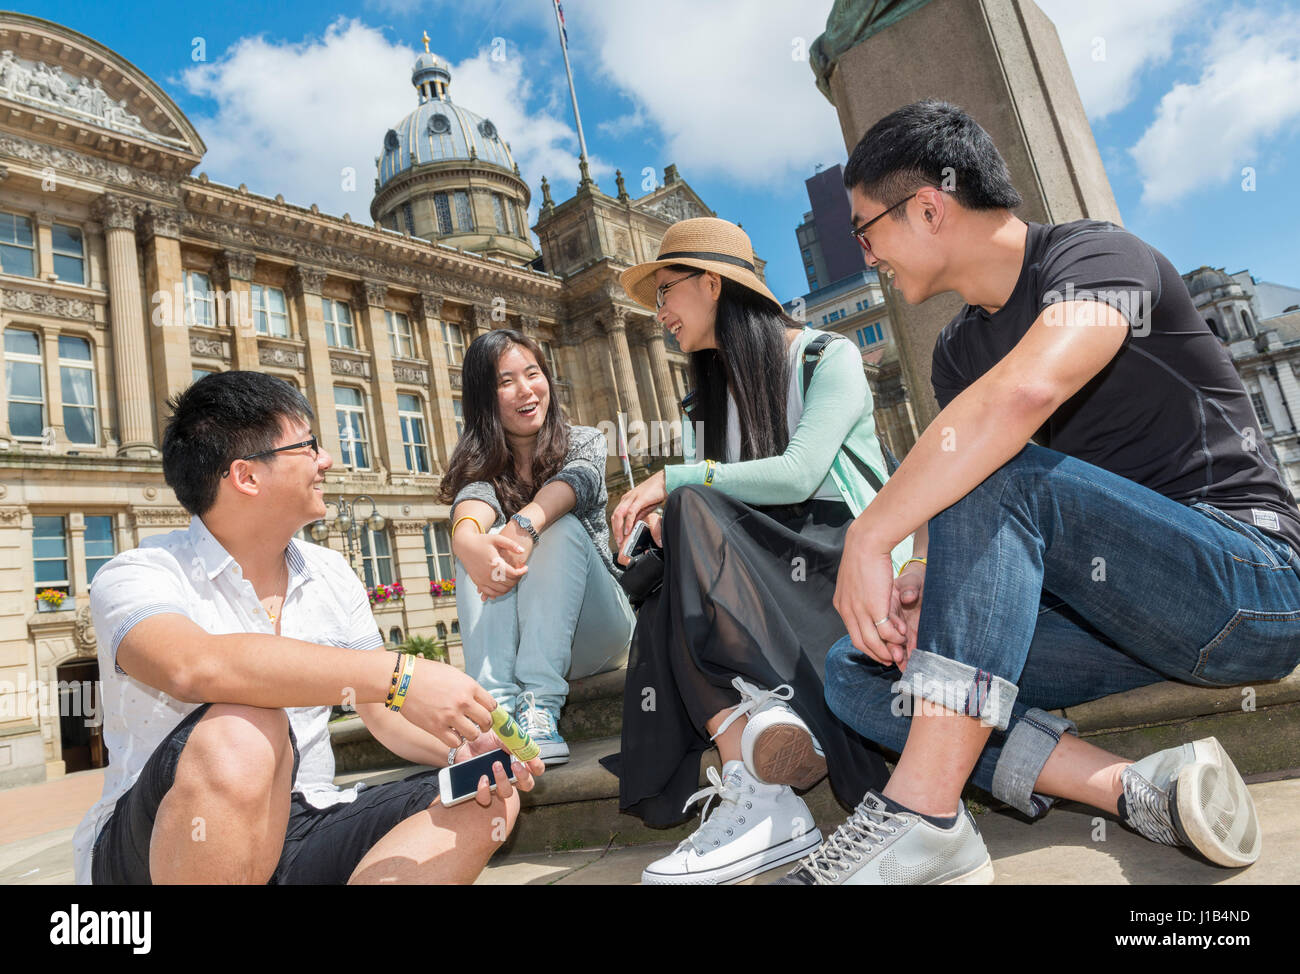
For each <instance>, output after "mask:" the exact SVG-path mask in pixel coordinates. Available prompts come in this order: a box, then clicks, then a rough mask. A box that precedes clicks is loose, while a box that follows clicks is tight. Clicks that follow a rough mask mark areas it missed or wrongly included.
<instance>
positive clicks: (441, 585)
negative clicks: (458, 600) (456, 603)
mask: <svg viewBox="0 0 1300 974" xmlns="http://www.w3.org/2000/svg"><path fill="white" fill-rule="evenodd" d="M429 594H430V595H432V596H433V597H434V598H435V599H438V598H443V597H445V596H448V595H455V594H456V582H455V580H454V579H447V580H444V581H439V580H438V579H436V578H435V579H433V580H431V581H430V582H429Z"/></svg>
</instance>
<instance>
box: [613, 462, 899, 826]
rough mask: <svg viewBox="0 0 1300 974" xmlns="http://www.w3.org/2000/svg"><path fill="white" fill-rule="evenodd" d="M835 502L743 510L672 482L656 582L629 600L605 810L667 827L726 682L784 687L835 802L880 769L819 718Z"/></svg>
mask: <svg viewBox="0 0 1300 974" xmlns="http://www.w3.org/2000/svg"><path fill="white" fill-rule="evenodd" d="M851 521H852V515H851V513H850V511H849V508H848V506H847V505H846V504H844V503H842V502H837V501H823V500H814V501H808V502H806V503H804V504H799V505H794V506H791V507H765V508H757V507H751V506H750V505H747V504H744V503H742V502H740V501H738V500H735V499H733V498H731V497H728V496H727V495H726V494H724V493H722V492H721V491H716V490H713V489H712V488H709V487H698V486H686V487H681V488H678V489H677V490H675V491H673V493H672V494H671V495H670V496H669V498H668V502H667V504H666V505H665V508H664V520H663V543H664V551H663V555H664V584H663V587H662V588H661V589H660V590H659V591H658V592H657V593H656V594H655V595H652V596H651V597H650V598H649V599H647V600H646V602H645V604H644V605H642V606H641V610H640V612H639V613H638V615H637V624H636V631H635V632H634V634H633V636H632V646H631V651H630V656H629V659H628V672H627V684H626V686H625V688H624V692H623V740H622V753H621V754H620V755H618V756H616V757H614V758H611V759H607V760H606V762H605V764H606V766H607V767H609V768H610V770H612V771H614V772H615V773H616V774H617V775H618V776H619V806H620V808H621V809H622V810H623V811H625V812H629V813H631V814H633V815H636V816H638V817H639V818H641V819H642V820H643V821H644V822H645V823H646V824H647V825H650V826H656V827H660V826H669V825H676V824H677V823H679V822H682V821H684V820H685V819H686V818H687V817H689V815H690V814H691V813H690V812H689V811H687V812H683V810H682V805H683V803H684V802H685V801H686V799H687V798H689V797H690V795H691V793H692V792H694V791H695V790H696V789H697V788H698V787H699V774H700V756H701V753H702V752H703V751H705V750H706V749H707V748H709V747H711V746H712V743H711V742H710V740H709V734H708V731H706V730H705V724H706V723H707V722H708V721H709V720H710V719H711V718H712V717H713V716H714V715H716V714H717V713H718V712H719V711H722V710H726V709H728V708H730V707H734V706H736V704H738V703H739V702H740V695H739V694H738V693H737V692H736V690H735V689H734V688H733V687H732V685H731V681H732V678H733V677H737V676H740V677H743V678H744V679H745V680H746V681H747V682H749V683H752V684H755V685H757V686H759V687H762V688H764V689H768V690H770V689H773V688H774V687H777V686H779V685H781V684H783V683H788V684H789V685H790V686H791V687H792V688H793V689H794V696H793V698H792V699H791V700H790V701H789V706H790V707H791V708H792V709H793V710H794V711H795V713H797V714H798V715H799V716H800V717H801V718H803V720H804V721H805V722H806V723H807V724H808V726H809V727H810V728H811V729H812V732H813V734H815V735H816V737H817V740H818V742H819V743H820V744H821V746H822V749H823V750H824V751H825V752H826V763H827V768H828V771H829V774H830V779H831V788H832V790H833V791H834V793H835V796H836V797H837V798H838V799H839V800H840V801H841V802H843V803H844V804H845V805H847V806H849V807H852V806H853V805H856V804H857V803H858V802H859V801H861V800H862V796H863V794H864V793H865V792H866V791H867V789H869V788H880V787H883V785H884V782H885V780H886V778H887V777H888V775H887V773H886V769H885V764H884V760H883V758H882V757H881V755H880V752H879V751H878V750H877V749H876V748H875V746H874V745H873V744H871V743H869V742H868V741H867V740H865V739H864V738H862V737H861V736H859V735H858V734H857V733H856V732H854V731H853V730H851V729H850V728H849V727H847V726H846V725H845V724H843V723H841V722H840V721H839V719H838V718H837V717H836V716H835V715H834V714H833V713H831V711H830V710H829V708H827V706H826V700H825V696H824V681H825V665H826V653H827V651H828V650H829V649H830V647H831V646H832V645H833V644H834V643H835V641H836V640H838V639H839V638H840V637H842V636H844V635H845V634H846V630H845V628H844V623H843V621H842V620H841V619H840V616H839V613H837V612H836V611H835V607H834V605H832V599H833V597H834V595H835V579H836V575H837V573H838V570H839V562H840V554H841V552H842V550H843V545H844V535H845V532H846V531H847V530H848V527H849V524H850V523H851Z"/></svg>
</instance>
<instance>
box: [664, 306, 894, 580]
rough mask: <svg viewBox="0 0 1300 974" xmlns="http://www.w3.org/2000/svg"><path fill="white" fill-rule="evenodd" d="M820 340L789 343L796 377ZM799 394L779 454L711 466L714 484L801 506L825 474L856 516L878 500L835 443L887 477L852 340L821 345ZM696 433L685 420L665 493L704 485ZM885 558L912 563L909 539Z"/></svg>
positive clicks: (757, 499)
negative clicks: (680, 456)
mask: <svg viewBox="0 0 1300 974" xmlns="http://www.w3.org/2000/svg"><path fill="white" fill-rule="evenodd" d="M819 334H821V333H820V332H819V331H818V330H817V329H814V328H804V330H803V332H802V333H801V334H800V335H799V337H798V338H796V339H795V341H796V342H797V343H798V346H799V347H798V352H797V354H796V356H795V360H794V361H795V366H794V367H795V368H797V369H799V370H801V371H802V369H803V353H804V349H805V348H806V347H807V345H808V343H809V342H810V341H812V339H813V338H815V337H816V336H817V335H819ZM800 391H801V393H802V394H803V395H804V400H803V406H804V410H803V415H802V416H801V417H800V419H799V425H798V426H796V427H795V430H794V435H793V436H791V437H790V443H789V445H788V446H787V447H786V449H785V452H784V453H782V454H780V455H779V456H775V457H764V458H763V459H762V460H745V461H742V462H740V463H715V464H714V466H713V485H712V486H713V487H714V489H715V490H720V491H722V492H723V493H725V494H728V495H729V496H731V497H734V498H736V500H739V501H744V502H745V503H746V504H755V505H770V504H799V503H802V502H803V501H806V500H808V498H810V497H812V495H813V494H814V493H816V491H817V488H818V487H820V486H821V484H822V482H823V481H824V480H825V479H826V475H827V473H829V474H830V477H831V480H832V482H834V484H835V486H836V488H838V490H839V492H840V496H841V497H843V498H844V502H845V503H846V504H848V506H849V510H850V511H851V512H852V513H853V516H854V517H857V516H858V515H859V514H861V513H862V512H863V511H864V510H865V509H866V507H867V505H868V504H870V503H871V500H872V498H873V497H875V496H876V494H875V491H873V490H872V489H871V485H870V484H868V483H867V481H866V478H865V477H863V476H862V474H860V473H859V472H858V469H857V467H856V466H855V465H854V463H853V461H852V460H850V459H849V458H848V456H847V455H846V454H845V453H844V451H842V450H841V449H840V447H841V445H842V444H845V443H847V444H848V445H849V447H850V448H851V449H852V450H853V452H854V453H856V454H857V455H858V456H859V457H861V458H862V460H863V461H864V462H865V463H866V464H867V466H868V467H870V468H871V470H872V471H873V472H874V473H875V474H876V476H878V477H879V478H880V480H881V482H882V483H883V482H885V481H886V480H888V479H889V475H888V473H887V472H886V468H885V459H884V456H883V454H882V453H881V450H880V441H879V439H877V437H876V422H875V418H874V417H873V415H872V404H871V390H870V389H869V388H868V387H867V377H866V375H865V374H863V371H862V357H861V355H860V354H859V352H858V349H857V347H856V346H855V345H854V344H853V343H852V342H850V341H841V342H831V343H830V344H829V345H827V346H826V348H825V349H824V350H823V351H822V357H821V362H820V363H819V364H818V366H817V371H815V372H814V373H813V378H812V382H811V383H810V384H809V386H808V389H807V390H800ZM694 433H695V430H694V428H693V427H692V426H691V424H690V423H689V422H687V421H686V418H685V417H683V418H682V450H683V453H684V455H685V462H684V463H680V464H674V465H672V466H668V467H665V468H664V477H665V480H666V486H667V489H668V492H669V493H672V492H673V491H674V490H676V489H677V488H678V487H681V486H682V485H683V484H703V483H704V473H705V470H706V466H707V465H706V464H705V463H703V462H697V461H696V453H695V436H694ZM890 557H891V559H892V560H893V562H894V570H895V571H898V569H899V568H901V567H902V565H903V562H905V561H906V560H907V559H908V558H911V557H912V539H911V537H910V536H909V537H907V538H904V539H903V541H901V542H900V543H899V545H898V546H897V547H896V548H894V550H893V551H892V552H890Z"/></svg>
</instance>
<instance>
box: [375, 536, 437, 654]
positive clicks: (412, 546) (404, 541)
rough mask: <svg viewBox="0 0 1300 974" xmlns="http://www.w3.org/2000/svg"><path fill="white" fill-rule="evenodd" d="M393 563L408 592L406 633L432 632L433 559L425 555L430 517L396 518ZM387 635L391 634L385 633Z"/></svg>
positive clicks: (386, 636)
mask: <svg viewBox="0 0 1300 974" xmlns="http://www.w3.org/2000/svg"><path fill="white" fill-rule="evenodd" d="M388 523H389V526H390V527H391V529H392V531H391V533H390V535H389V537H391V538H392V542H393V565H394V567H395V569H396V575H397V578H398V579H400V580H401V583H402V587H403V588H404V589H406V595H405V596H404V597H403V598H402V609H403V615H404V616H405V617H406V635H408V636H411V635H415V634H419V635H421V636H430V638H432V632H431V630H432V629H433V627H434V623H435V621H436V620H435V619H434V611H433V596H432V595H430V594H429V562H428V559H426V558H425V555H424V526H425V524H427V523H428V522H427V521H423V520H418V519H416V518H393V519H392V520H390V521H389V522H388ZM384 638H385V639H387V638H388V634H387V633H384Z"/></svg>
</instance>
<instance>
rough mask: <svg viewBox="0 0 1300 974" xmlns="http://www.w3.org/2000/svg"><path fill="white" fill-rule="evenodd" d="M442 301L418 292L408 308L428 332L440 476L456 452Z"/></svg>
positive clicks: (434, 446)
mask: <svg viewBox="0 0 1300 974" xmlns="http://www.w3.org/2000/svg"><path fill="white" fill-rule="evenodd" d="M442 304H443V299H442V296H441V295H439V294H434V293H433V292H432V291H421V292H420V293H419V294H418V295H416V298H415V301H414V302H413V303H412V305H411V316H412V318H413V319H415V320H417V321H423V322H424V327H425V329H426V330H427V331H428V341H427V344H428V349H429V412H430V413H431V416H430V419H431V421H432V423H433V442H432V443H430V444H429V445H430V447H431V448H432V449H433V451H434V454H435V457H434V470H436V471H439V472H442V471H445V470H446V469H447V464H448V463H449V462H450V461H451V454H452V451H453V450H455V449H456V440H457V439H459V437H458V436H457V435H456V413H455V411H454V410H453V409H452V404H451V403H452V391H451V371H450V365H449V363H448V362H447V346H446V345H445V344H443V341H442Z"/></svg>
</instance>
